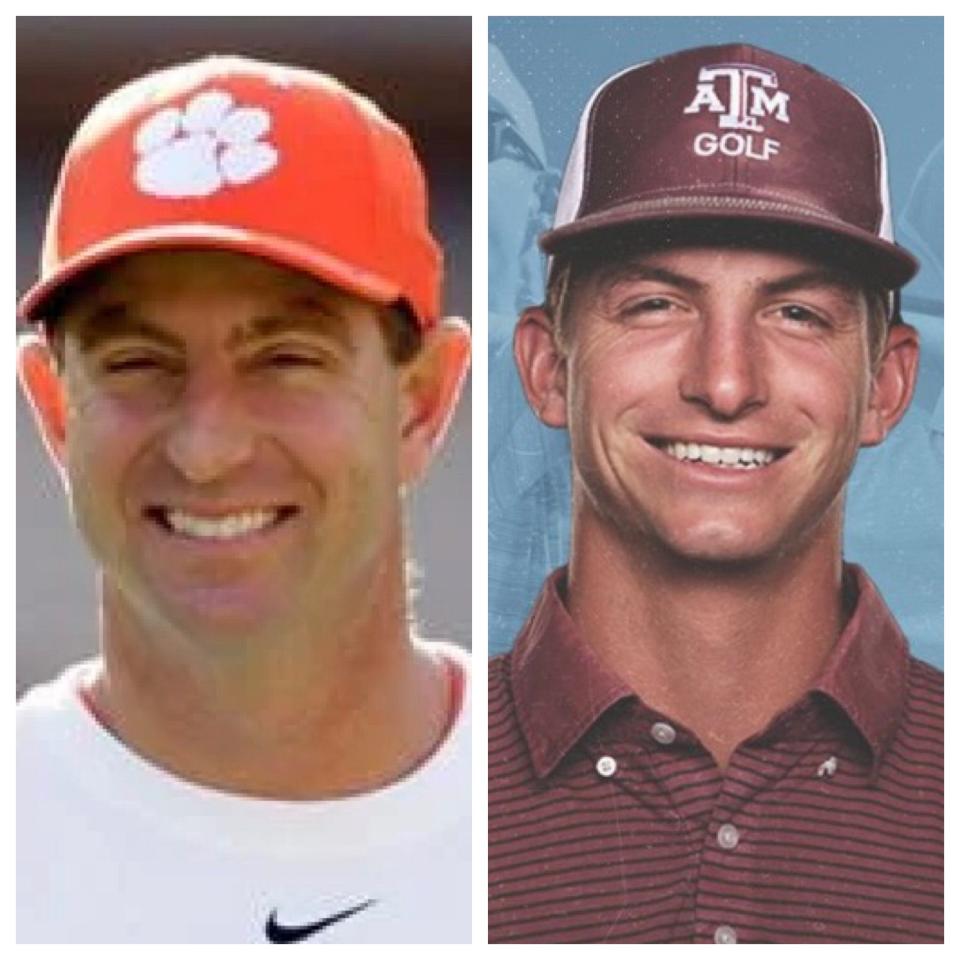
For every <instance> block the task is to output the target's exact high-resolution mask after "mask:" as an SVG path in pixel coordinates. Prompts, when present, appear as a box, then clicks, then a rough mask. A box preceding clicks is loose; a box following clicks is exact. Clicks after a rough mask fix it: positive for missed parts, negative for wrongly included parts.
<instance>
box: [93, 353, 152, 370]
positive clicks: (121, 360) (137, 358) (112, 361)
mask: <svg viewBox="0 0 960 960" xmlns="http://www.w3.org/2000/svg"><path fill="white" fill-rule="evenodd" d="M101 366H102V367H103V369H104V371H105V372H106V373H140V372H150V371H154V370H162V369H165V368H166V367H168V366H169V364H165V363H164V362H163V361H161V360H160V359H159V358H157V357H154V356H150V355H148V354H131V355H130V356H125V357H107V358H106V359H105V360H104V361H103V362H102V364H101Z"/></svg>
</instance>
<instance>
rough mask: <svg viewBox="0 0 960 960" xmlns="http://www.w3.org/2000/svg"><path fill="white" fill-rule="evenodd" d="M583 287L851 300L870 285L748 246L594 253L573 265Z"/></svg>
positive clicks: (792, 252)
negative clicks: (811, 292) (812, 290)
mask: <svg viewBox="0 0 960 960" xmlns="http://www.w3.org/2000/svg"><path fill="white" fill-rule="evenodd" d="M571 269H572V273H573V274H574V276H575V277H576V280H577V284H578V286H579V287H581V288H584V289H588V290H592V291H593V292H594V293H595V292H597V291H598V289H599V290H602V289H606V288H608V287H610V286H612V285H616V284H617V283H620V282H624V281H630V280H633V279H641V280H647V279H650V280H662V281H664V282H668V283H673V284H675V285H677V286H680V287H683V288H684V289H687V290H689V291H691V292H698V291H704V292H710V291H713V290H720V291H725V290H732V289H733V288H734V287H744V286H746V287H752V288H757V289H760V290H762V289H772V290H780V288H781V287H784V286H785V285H788V286H792V287H793V288H800V287H821V288H831V289H833V290H835V291H837V292H839V293H841V294H844V295H846V296H849V295H853V294H856V293H859V292H860V291H862V290H863V289H864V284H863V283H862V282H861V281H859V280H858V279H857V278H855V277H854V276H853V275H852V274H851V273H850V272H849V271H848V270H846V269H844V268H843V267H842V266H840V265H838V264H836V263H834V262H832V261H831V260H829V259H828V258H825V257H823V256H818V255H816V254H813V253H810V252H807V251H802V250H797V249H791V248H784V247H777V246H763V245H760V244H745V243H726V244H722V243H696V242H689V243H665V244H659V245H643V246H636V247H634V248H632V249H630V248H626V249H621V250H616V251H610V252H609V253H608V254H604V253H599V254H598V253H596V252H594V253H592V254H591V255H590V256H587V257H585V258H583V259H581V260H574V261H573V262H572V266H571Z"/></svg>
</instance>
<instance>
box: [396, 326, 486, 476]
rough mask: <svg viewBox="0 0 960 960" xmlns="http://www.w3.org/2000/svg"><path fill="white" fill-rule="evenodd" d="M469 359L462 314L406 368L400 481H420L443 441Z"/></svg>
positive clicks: (435, 332) (429, 338)
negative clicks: (460, 317)
mask: <svg viewBox="0 0 960 960" xmlns="http://www.w3.org/2000/svg"><path fill="white" fill-rule="evenodd" d="M469 362H470V330H469V328H468V327H467V325H466V323H465V322H464V321H463V320H461V319H459V318H458V317H448V318H447V319H445V320H444V321H443V322H442V323H441V324H440V325H438V326H437V327H435V328H434V329H432V330H430V331H429V332H428V333H427V334H426V335H425V336H424V339H423V343H422V344H421V346H420V350H419V351H418V352H417V355H416V356H415V357H414V358H413V359H412V360H411V361H410V362H409V363H408V364H406V366H404V367H402V368H401V370H400V392H401V398H402V402H401V417H400V480H401V483H403V484H408V483H411V482H413V481H415V480H417V479H419V478H420V477H421V476H422V475H423V474H424V473H425V472H426V469H427V467H428V466H429V465H430V461H431V460H432V459H433V456H434V454H435V453H436V451H437V448H438V447H439V446H440V444H441V443H442V442H443V438H444V436H445V434H446V432H447V427H448V426H449V424H450V419H451V417H452V416H453V413H454V410H456V407H457V400H458V399H459V397H460V390H461V388H462V387H463V381H464V378H465V377H466V374H467V367H468V365H469Z"/></svg>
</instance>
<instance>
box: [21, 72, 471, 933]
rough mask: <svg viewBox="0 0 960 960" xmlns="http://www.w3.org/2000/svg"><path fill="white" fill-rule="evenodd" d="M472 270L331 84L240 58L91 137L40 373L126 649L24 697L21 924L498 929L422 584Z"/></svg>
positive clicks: (55, 440) (27, 348)
mask: <svg viewBox="0 0 960 960" xmlns="http://www.w3.org/2000/svg"><path fill="white" fill-rule="evenodd" d="M441 277H442V268H441V256H440V252H439V249H438V248H437V245H436V243H435V242H434V240H433V238H432V236H431V235H430V232H429V229H428V225H427V214H426V198H425V189H424V182H423V174H422V171H421V169H420V166H419V163H418V161H417V159H416V157H415V155H414V152H413V149H412V147H411V145H410V143H409V140H408V139H407V137H406V135H405V134H404V133H403V131H401V130H400V129H399V128H398V127H397V126H396V125H395V124H393V123H392V122H391V121H389V120H388V119H387V118H385V117H384V116H383V115H382V114H381V113H380V111H379V110H378V109H377V108H376V107H375V106H374V105H373V104H372V103H370V102H368V101H367V100H365V99H364V98H362V97H360V96H359V95H357V94H355V93H353V92H352V91H350V90H348V89H346V88H345V87H343V86H341V85H340V84H339V83H338V82H337V81H335V80H333V79H332V78H330V77H326V76H321V75H318V74H314V73H310V72H307V71H304V70H298V69H292V68H287V67H282V66H277V65H273V64H266V63H260V62H255V61H250V60H244V59H240V58H223V57H216V58H209V59H206V60H202V61H199V62H196V63H191V64H186V65H184V66H180V67H174V68H171V69H168V70H164V71H161V72H159V73H156V74H152V75H150V76H148V77H145V78H142V79H140V80H138V81H135V82H133V83H131V84H129V85H127V86H125V87H123V88H122V89H121V90H119V91H117V92H115V93H114V94H112V95H111V96H109V97H108V98H107V99H106V100H104V101H103V102H102V103H100V104H99V105H98V106H97V107H96V108H95V109H94V110H93V112H92V113H91V114H90V116H89V117H88V118H87V119H86V120H85V121H84V123H83V124H82V125H81V127H80V129H79V131H78V132H77V135H76V137H75V138H74V140H73V142H72V144H71V146H70V148H69V150H68V152H67V155H66V158H65V161H64V165H63V168H62V172H61V177H60V181H59V184H58V187H57V192H56V194H55V196H54V200H53V204H52V207H51V213H50V219H49V223H48V229H47V237H46V244H45V248H44V254H43V262H42V268H41V276H40V279H39V281H38V283H37V284H36V285H35V286H34V287H33V288H32V289H31V290H29V291H28V292H27V294H26V295H25V297H24V298H23V300H22V301H21V303H20V308H19V312H20V317H21V319H22V320H23V321H24V322H25V323H26V324H27V325H29V327H30V329H31V330H32V331H33V332H32V333H31V334H30V335H28V336H26V337H25V338H24V340H23V343H22V345H21V350H20V373H21V380H22V383H23V386H24V389H25V391H26V393H27V395H28V397H29V399H30V401H31V402H32V405H33V407H34V410H35V411H36V414H37V420H38V424H39V427H40V430H41V431H42V434H43V438H44V440H45V442H46V445H47V448H48V450H49V452H50V454H51V456H52V457H53V458H54V460H55V462H56V464H57V466H58V468H59V469H60V471H61V473H62V475H63V478H64V482H65V485H66V488H67V492H68V495H69V497H70V502H71V507H72V510H73V514H74V516H75V518H76V521H77V523H78V525H79V527H80V529H81V531H82V533H83V535H84V538H85V540H86V542H87V544H88V545H89V548H90V550H91V552H92V554H93V556H94V558H95V559H96V561H97V563H98V565H99V567H100V572H101V635H102V636H101V639H102V657H101V659H99V660H97V661H95V662H92V663H88V664H82V665H79V666H77V667H75V668H73V669H70V670H68V671H67V672H66V674H64V676H62V677H61V678H60V679H59V680H57V681H55V682H54V683H52V684H49V685H46V686H44V687H40V688H37V689H35V690H33V691H31V692H30V693H29V694H28V695H27V696H26V697H25V698H24V700H23V701H22V702H21V704H20V707H19V710H18V805H19V833H18V845H17V855H18V931H17V933H18V940H20V941H22V942H33V941H42V942H48V943H49V942H68V943H80V942H97V943H103V942H127V943H130V942H136V943H159V942H194V943H237V942H261V943H262V942H268V941H269V942H273V943H293V942H299V941H305V940H312V939H316V940H322V941H324V942H389V943H394V942H404V941H415V942H423V941H440V942H451V941H454V942H456V941H466V940H469V937H470V896H469V891H470V868H469V863H470V857H469V851H470V842H471V834H470V816H469V811H470V793H469V783H470V780H469V774H470V760H469V727H468V723H467V721H468V719H469V706H468V704H466V702H465V698H466V683H467V660H466V658H465V656H464V655H463V654H462V653H461V652H458V651H457V649H456V648H455V647H453V646H452V645H446V644H430V643H423V642H421V641H419V640H417V639H416V638H415V637H413V636H412V635H411V628H410V619H409V615H408V605H407V604H408V600H407V585H406V583H405V576H404V563H405V551H404V536H403V504H402V499H403V498H402V493H403V489H404V488H405V487H406V486H407V485H408V484H411V483H413V482H415V481H416V480H417V479H418V478H419V476H420V475H421V474H422V473H423V472H424V470H425V469H426V467H427V466H428V464H429V461H430V459H431V456H432V454H433V452H434V451H435V449H436V447H437V445H438V444H439V443H440V441H441V439H442V435H443V433H444V430H445V428H446V425H447V423H448V421H449V417H450V415H451V412H452V410H453V408H454V406H455V403H456V399H457V396H458V392H459V388H460V384H461V382H462V379H463V375H464V371H465V368H466V363H467V356H468V346H469V344H468V337H467V334H466V331H465V328H464V326H463V324H462V323H459V322H455V321H449V320H444V319H443V318H442V317H441V315H440V304H439V297H440V288H441Z"/></svg>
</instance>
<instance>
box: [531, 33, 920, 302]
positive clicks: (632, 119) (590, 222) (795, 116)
mask: <svg viewBox="0 0 960 960" xmlns="http://www.w3.org/2000/svg"><path fill="white" fill-rule="evenodd" d="M704 219H707V220H737V221H743V222H749V221H758V222H761V223H768V224H769V223H772V224H791V225H793V226H795V227H797V226H799V227H806V228H810V229H811V231H814V230H815V231H817V232H818V233H817V234H814V233H813V232H811V234H810V236H811V238H813V237H814V236H817V235H819V236H820V237H821V238H822V237H828V238H830V240H831V242H834V243H835V241H836V240H837V239H838V238H839V239H840V240H841V241H842V242H843V243H842V249H843V250H844V251H845V252H846V253H847V254H848V255H849V256H851V258H853V259H855V260H856V262H857V263H862V264H863V265H864V267H865V268H867V269H869V271H870V274H871V277H873V278H875V279H876V280H877V281H878V282H879V283H880V285H881V286H884V287H886V288H888V289H898V288H899V287H901V286H903V284H905V283H906V282H907V281H908V280H909V279H910V278H911V277H912V276H913V275H914V274H915V273H916V272H917V269H918V264H917V261H916V260H915V259H914V258H913V256H911V255H910V254H909V253H908V252H907V251H906V250H904V249H903V248H902V247H900V246H898V245H897V244H896V243H894V240H893V218H892V214H891V209H890V195H889V190H888V187H887V161H886V151H885V149H884V143H883V133H882V131H881V130H880V124H879V123H878V122H877V120H876V118H875V117H874V115H873V114H872V113H871V112H870V109H869V108H868V107H867V106H866V104H864V103H863V101H862V100H860V98H859V97H858V96H857V95H856V94H855V93H852V92H851V91H850V90H848V89H847V88H846V87H844V86H841V85H840V84H839V83H837V82H836V81H834V80H831V79H830V78H829V77H826V76H824V75H823V74H822V73H819V72H817V71H816V70H814V69H813V68H812V67H808V66H806V65H804V64H801V63H797V62H795V61H793V60H788V59H787V58H786V57H781V56H778V55H777V54H775V53H770V52H768V51H766V50H760V49H758V48H757V47H752V46H750V45H748V44H742V43H736V44H727V45H724V46H716V47H700V48H697V49H694V50H682V51H680V52H679V53H674V54H671V55H669V56H665V57H661V58H660V59H658V60H651V61H649V62H647V63H642V64H639V65H637V66H634V67H630V68H628V69H627V70H624V71H622V72H621V73H618V74H617V75H616V76H614V77H611V78H610V79H609V80H607V81H606V82H605V83H604V84H603V85H602V86H601V87H600V88H599V89H598V90H597V91H596V92H595V93H594V94H593V97H592V98H591V99H590V102H589V103H588V104H587V107H586V109H585V110H584V112H583V115H582V116H581V118H580V127H579V130H578V132H577V136H576V140H575V141H574V145H573V150H572V151H571V154H570V159H569V160H568V162H567V167H566V170H565V172H564V176H563V183H562V185H561V187H560V196H559V200H558V204H557V212H556V218H555V220H554V225H553V229H551V230H548V231H546V232H545V233H544V234H542V235H541V237H540V245H541V247H542V248H543V249H544V251H546V252H547V253H549V254H556V253H558V252H560V251H563V250H567V249H569V247H570V246H571V245H572V244H573V243H574V241H577V240H579V239H580V238H582V237H585V236H588V235H589V236H594V235H595V234H596V233H597V232H598V231H601V230H610V229H611V228H614V227H622V226H624V225H628V224H648V223H649V224H654V223H657V222H661V223H662V222H664V221H675V220H685V221H686V220H691V221H692V220H704Z"/></svg>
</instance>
